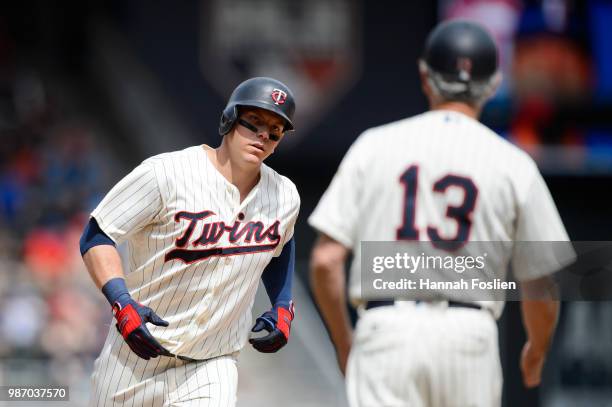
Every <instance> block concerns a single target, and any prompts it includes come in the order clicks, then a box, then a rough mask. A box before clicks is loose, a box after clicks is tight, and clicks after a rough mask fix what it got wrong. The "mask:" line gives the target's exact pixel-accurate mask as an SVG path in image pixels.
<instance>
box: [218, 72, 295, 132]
mask: <svg viewBox="0 0 612 407" xmlns="http://www.w3.org/2000/svg"><path fill="white" fill-rule="evenodd" d="M243 106H250V107H259V108H261V109H265V110H268V111H270V112H272V113H276V114H277V115H279V116H280V117H282V118H283V119H285V131H289V130H293V113H294V112H295V99H294V98H293V93H292V92H291V90H290V89H289V88H288V87H287V85H285V84H284V83H282V82H281V81H277V80H276V79H272V78H266V77H257V78H251V79H247V80H246V81H244V82H242V83H241V84H240V85H238V86H237V87H236V89H234V91H233V92H232V95H231V96H230V98H229V100H228V102H227V106H225V109H223V113H222V114H221V121H220V123H219V134H220V135H222V136H223V135H225V134H227V133H229V131H230V130H231V129H232V126H233V125H234V123H235V122H236V119H237V118H238V114H239V113H238V109H239V108H240V107H243Z"/></svg>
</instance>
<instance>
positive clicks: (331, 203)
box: [308, 135, 364, 249]
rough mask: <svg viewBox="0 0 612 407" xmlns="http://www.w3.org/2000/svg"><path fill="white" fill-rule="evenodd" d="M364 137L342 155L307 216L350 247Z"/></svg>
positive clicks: (353, 240)
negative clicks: (317, 200) (330, 179)
mask: <svg viewBox="0 0 612 407" xmlns="http://www.w3.org/2000/svg"><path fill="white" fill-rule="evenodd" d="M363 141H364V137H363V135H362V136H361V137H360V138H359V139H357V141H356V142H355V143H353V145H352V146H351V148H349V150H348V151H347V153H346V155H345V156H344V158H343V159H342V162H341V163H340V166H339V167H338V170H337V171H336V174H335V175H334V178H333V179H332V181H331V183H330V185H329V187H328V188H327V190H326V191H325V193H324V194H323V196H322V197H321V200H320V201H319V203H318V204H317V206H316V208H315V210H314V211H313V213H312V214H311V215H310V217H309V218H308V223H309V224H310V226H312V227H313V228H315V229H316V230H318V231H319V232H321V233H324V234H326V235H328V236H329V237H331V238H332V239H334V240H336V241H338V242H339V243H341V244H342V245H343V246H345V247H347V248H349V249H352V248H353V245H354V244H355V243H356V241H357V240H358V239H357V224H358V217H359V196H360V194H361V192H360V191H361V182H360V181H361V180H362V179H363V170H362V167H361V162H362V161H363V159H362V154H360V151H361V150H362V149H363V145H364V143H363Z"/></svg>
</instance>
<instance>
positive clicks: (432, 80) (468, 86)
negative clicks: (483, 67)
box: [419, 60, 501, 106]
mask: <svg viewBox="0 0 612 407" xmlns="http://www.w3.org/2000/svg"><path fill="white" fill-rule="evenodd" d="M419 69H420V70H421V73H424V74H425V77H426V78H427V82H428V83H429V86H430V87H431V89H432V91H433V92H434V93H435V94H436V96H438V97H440V98H441V99H443V100H446V101H457V102H463V103H467V104H469V105H474V106H480V105H482V104H484V103H485V102H486V101H487V100H488V99H489V98H490V97H491V96H493V94H494V93H495V90H496V89H497V86H498V85H499V82H500V80H501V73H500V72H499V71H497V72H495V74H493V75H492V76H491V77H490V78H488V79H486V80H481V81H474V80H472V81H470V80H466V81H457V80H456V79H455V80H449V79H448V78H445V77H444V75H443V74H441V73H438V72H436V71H434V70H433V69H431V68H430V67H429V66H428V65H427V63H426V62H425V61H424V60H420V61H419Z"/></svg>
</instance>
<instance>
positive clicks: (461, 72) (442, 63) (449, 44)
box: [423, 20, 497, 83]
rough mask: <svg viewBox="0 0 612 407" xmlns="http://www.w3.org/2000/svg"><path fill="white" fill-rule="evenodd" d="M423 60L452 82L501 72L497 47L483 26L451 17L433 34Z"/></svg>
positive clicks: (430, 67) (481, 78) (466, 80)
mask: <svg viewBox="0 0 612 407" xmlns="http://www.w3.org/2000/svg"><path fill="white" fill-rule="evenodd" d="M423 61H424V62H425V63H426V64H427V66H428V68H429V69H430V70H431V71H433V72H435V73H437V74H439V75H441V76H442V79H444V80H445V81H448V82H464V83H466V82H472V81H475V82H478V81H486V80H488V79H489V78H491V77H492V76H493V75H494V74H495V73H496V72H497V46H496V45H495V42H494V41H493V39H492V38H491V36H490V35H489V33H488V32H487V31H486V30H485V29H484V28H483V27H481V26H480V25H478V24H476V23H474V22H471V21H466V20H451V21H447V22H444V23H441V24H439V25H438V26H437V27H436V28H435V29H434V30H433V31H432V32H431V33H430V34H429V36H428V37H427V41H426V43H425V52H424V53H423Z"/></svg>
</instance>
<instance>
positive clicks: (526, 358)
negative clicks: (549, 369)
mask: <svg viewBox="0 0 612 407" xmlns="http://www.w3.org/2000/svg"><path fill="white" fill-rule="evenodd" d="M545 359H546V353H545V352H540V351H537V350H535V349H534V348H533V346H532V345H531V342H529V341H527V342H526V343H525V346H523V351H522V352H521V371H522V373H523V383H524V384H525V387H527V388H533V387H537V386H539V385H540V382H541V380H542V368H543V367H544V360H545Z"/></svg>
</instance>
